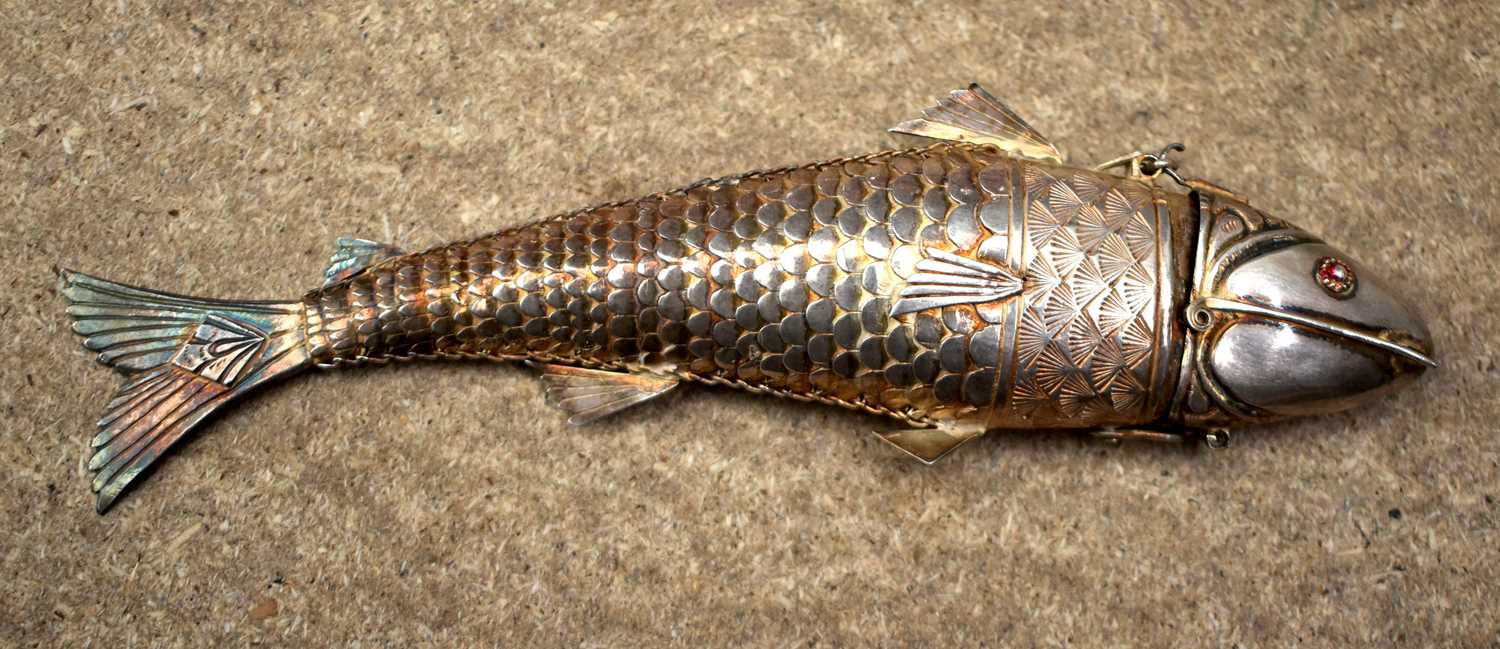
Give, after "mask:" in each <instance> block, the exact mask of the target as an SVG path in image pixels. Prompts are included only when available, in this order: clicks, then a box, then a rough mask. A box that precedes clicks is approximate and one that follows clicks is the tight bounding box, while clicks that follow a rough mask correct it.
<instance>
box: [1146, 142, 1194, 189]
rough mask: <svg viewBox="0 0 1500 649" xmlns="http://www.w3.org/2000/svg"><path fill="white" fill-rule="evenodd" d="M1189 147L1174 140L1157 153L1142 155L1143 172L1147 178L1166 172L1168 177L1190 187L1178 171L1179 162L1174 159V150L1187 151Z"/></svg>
mask: <svg viewBox="0 0 1500 649" xmlns="http://www.w3.org/2000/svg"><path fill="white" fill-rule="evenodd" d="M1186 150H1187V147H1186V146H1184V145H1183V144H1182V143H1181V142H1173V143H1171V144H1168V145H1166V146H1164V147H1162V148H1161V150H1160V151H1157V152H1156V153H1148V154H1145V155H1143V156H1141V157H1140V162H1139V165H1140V169H1141V173H1142V174H1144V175H1145V176H1146V177H1147V178H1155V177H1156V176H1157V175H1159V174H1166V175H1167V177H1168V178H1171V179H1172V180H1174V181H1177V184H1179V185H1182V186H1183V187H1189V186H1188V183H1187V181H1186V180H1184V179H1183V178H1182V176H1181V175H1178V173H1177V162H1176V161H1174V160H1172V158H1171V155H1172V152H1174V151H1176V152H1179V153H1180V152H1182V151H1186Z"/></svg>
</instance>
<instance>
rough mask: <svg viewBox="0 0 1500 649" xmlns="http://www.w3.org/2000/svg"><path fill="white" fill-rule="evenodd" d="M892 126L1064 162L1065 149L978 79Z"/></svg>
mask: <svg viewBox="0 0 1500 649" xmlns="http://www.w3.org/2000/svg"><path fill="white" fill-rule="evenodd" d="M890 130H891V132H892V133H906V134H908V135H918V136H921V137H927V138H932V139H934V140H948V141H950V142H969V143H973V144H993V145H995V146H997V147H999V148H1000V150H1002V151H1006V152H1009V153H1013V154H1015V155H1019V156H1022V157H1026V158H1032V159H1035V160H1044V161H1047V162H1054V163H1058V164H1061V163H1062V153H1061V152H1059V151H1058V150H1057V147H1056V146H1054V145H1053V144H1052V142H1050V141H1048V140H1047V138H1046V137H1043V136H1042V134H1041V133H1038V132H1037V130H1036V129H1034V128H1032V127H1031V125H1030V124H1027V123H1026V120H1024V119H1021V116H1020V115H1017V114H1016V112H1015V111H1013V110H1011V109H1010V107H1009V106H1006V105H1005V102H1003V101H1000V100H999V99H996V98H995V97H994V95H991V94H990V93H988V92H985V90H984V88H981V87H979V84H977V83H971V84H969V87H968V88H965V89H963V90H954V91H953V92H951V93H948V96H947V97H944V98H942V99H939V100H938V103H937V105H935V106H932V107H931V108H927V109H925V110H923V111H922V116H921V117H918V118H916V119H911V120H907V121H905V122H901V123H900V124H897V125H896V126H894V127H892V128H891V129H890Z"/></svg>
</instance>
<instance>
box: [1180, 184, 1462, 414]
mask: <svg viewBox="0 0 1500 649" xmlns="http://www.w3.org/2000/svg"><path fill="white" fill-rule="evenodd" d="M1201 200H1202V205H1203V206H1204V207H1206V208H1208V209H1205V210H1204V211H1203V212H1202V213H1201V214H1202V218H1203V219H1204V220H1205V222H1204V223H1203V231H1202V232H1201V233H1200V241H1199V245H1200V257H1199V261H1200V264H1201V266H1200V267H1199V268H1200V270H1199V271H1198V276H1197V278H1196V282H1195V290H1194V295H1193V299H1192V303H1191V306H1190V307H1189V311H1188V320H1189V324H1190V325H1191V326H1192V327H1193V329H1195V330H1196V332H1197V333H1196V338H1197V347H1196V349H1195V350H1194V359H1193V360H1194V363H1195V370H1196V373H1197V377H1196V379H1197V380H1198V382H1199V384H1200V386H1201V387H1202V389H1203V390H1204V391H1206V392H1207V393H1208V394H1209V395H1211V396H1212V397H1213V398H1214V399H1213V400H1214V401H1215V402H1217V404H1216V405H1217V406H1218V409H1217V410H1218V411H1219V412H1218V413H1217V414H1218V415H1219V416H1218V419H1219V420H1221V421H1223V420H1226V419H1258V418H1269V417H1281V416H1293V415H1311V414H1321V413H1329V412H1336V411H1339V410H1345V409H1348V408H1351V407H1354V406H1357V405H1359V404H1362V403H1368V402H1370V401H1371V400H1373V399H1376V398H1379V397H1380V396H1381V395H1384V394H1387V393H1389V392H1390V391H1391V390H1393V389H1396V388H1398V387H1400V386H1401V385H1404V384H1405V383H1407V382H1409V381H1410V380H1412V379H1414V378H1415V377H1416V376H1418V375H1420V374H1421V373H1422V372H1423V371H1424V370H1425V369H1426V368H1429V367H1436V365H1437V364H1436V362H1434V361H1433V358H1432V338H1431V335H1430V334H1429V333H1428V330H1427V326H1426V325H1425V324H1424V323H1423V322H1422V319H1421V318H1420V317H1418V316H1417V314H1416V313H1415V312H1414V311H1413V310H1412V309H1411V308H1410V307H1409V306H1407V305H1406V304H1405V303H1404V302H1403V301H1402V300H1401V299H1400V298H1398V297H1397V296H1396V294H1395V293H1394V292H1393V291H1392V290H1391V289H1390V285H1389V284H1387V283H1385V281H1384V280H1383V279H1382V278H1381V277H1380V275H1379V273H1378V272H1377V271H1376V269H1374V268H1371V267H1370V266H1367V265H1364V264H1361V263H1359V262H1357V261H1356V260H1354V259H1353V258H1352V257H1350V256H1349V255H1347V254H1345V253H1344V252H1342V251H1340V250H1338V249H1336V248H1334V247H1332V246H1329V245H1327V244H1326V243H1324V242H1322V241H1321V240H1319V239H1318V238H1316V237H1314V236H1312V235H1310V234H1308V233H1307V232H1305V231H1303V230H1301V229H1298V228H1296V227H1294V226H1291V225H1289V224H1287V223H1285V222H1283V221H1280V220H1278V219H1275V218H1272V217H1270V216H1268V215H1266V214H1264V213H1262V212H1259V211H1258V210H1255V209H1253V208H1251V207H1249V206H1248V205H1246V204H1244V203H1243V202H1240V201H1237V200H1233V199H1231V198H1229V197H1225V196H1209V197H1205V198H1203V199H1201Z"/></svg>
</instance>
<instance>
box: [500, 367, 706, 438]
mask: <svg viewBox="0 0 1500 649" xmlns="http://www.w3.org/2000/svg"><path fill="white" fill-rule="evenodd" d="M528 364H529V365H531V366H532V367H535V368H537V369H539V370H541V371H542V383H544V384H545V386H544V389H545V390H546V393H547V402H548V403H550V404H552V405H554V406H556V407H558V408H559V409H561V410H562V411H563V412H566V413H568V423H569V424H572V425H574V426H581V425H583V424H587V423H589V422H592V421H595V420H598V419H601V418H603V417H608V416H609V415H612V414H615V413H617V412H619V411H621V410H624V409H626V408H629V407H631V406H633V405H636V404H638V403H643V402H645V401H649V400H651V399H654V398H656V397H659V396H661V395H663V394H666V393H667V392H669V391H671V390H672V388H675V387H677V384H678V383H679V380H678V379H677V377H675V376H663V375H660V374H647V373H634V372H612V371H608V370H591V369H587V368H583V367H571V366H568V365H549V364H545V363H536V362H530V363H528Z"/></svg>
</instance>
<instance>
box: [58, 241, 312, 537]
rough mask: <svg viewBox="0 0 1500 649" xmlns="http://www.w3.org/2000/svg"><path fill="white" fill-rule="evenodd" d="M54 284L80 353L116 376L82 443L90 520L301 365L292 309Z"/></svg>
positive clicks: (87, 279)
mask: <svg viewBox="0 0 1500 649" xmlns="http://www.w3.org/2000/svg"><path fill="white" fill-rule="evenodd" d="M58 276H59V279H60V280H61V292H62V294H63V297H64V298H65V299H66V300H67V302H68V308H67V313H68V318H69V319H70V320H71V321H72V329H73V331H74V332H75V333H77V334H79V335H81V336H83V337H84V341H83V346H84V347H86V348H88V349H89V350H91V351H95V352H98V354H99V356H98V360H99V362H100V363H103V364H105V365H108V366H110V367H113V368H114V369H115V370H117V371H119V372H120V373H121V374H124V375H125V378H124V381H123V382H122V383H121V385H120V387H119V389H118V390H116V391H115V393H114V396H113V398H111V399H110V400H109V402H108V403H107V404H106V405H105V407H104V415H103V417H102V418H101V419H100V420H99V423H98V433H97V434H96V435H95V436H94V439H93V442H92V443H91V446H92V448H93V449H94V452H93V455H92V457H90V459H89V470H90V471H93V472H94V480H93V490H94V492H95V493H96V494H97V496H98V500H97V502H96V508H97V510H98V511H99V512H100V513H103V512H104V511H105V510H106V509H109V507H110V505H112V504H113V503H114V502H115V500H116V499H117V498H119V497H120V494H121V493H122V492H124V491H125V489H126V488H127V487H129V486H130V485H131V484H132V483H133V482H134V481H135V480H136V478H138V477H140V476H141V475H142V473H143V472H145V471H146V470H147V469H148V468H150V467H151V465H152V464H153V463H154V462H155V461H156V460H157V459H158V458H160V457H161V456H162V455H163V454H164V453H165V452H166V451H167V449H169V448H171V447H172V445H174V444H176V443H177V442H178V441H179V440H181V439H182V438H183V436H185V435H186V434H187V433H189V432H191V431H192V430H193V429H194V428H195V427H197V426H198V425H199V424H200V423H202V422H203V421H204V420H205V419H207V418H208V417H209V416H210V415H212V414H213V413H214V412H215V411H217V410H219V409H220V408H222V407H223V406H224V405H226V404H228V403H230V402H232V401H234V400H235V399H236V398H238V397H240V396H242V395H244V394H246V393H248V392H250V391H252V390H254V389H255V388H257V387H259V386H260V385H262V384H264V383H266V382H267V381H269V380H271V379H273V378H277V377H282V376H285V375H288V374H292V373H295V372H297V371H299V370H302V369H305V368H307V367H309V366H310V364H311V361H310V357H309V355H308V350H307V345H306V342H305V341H306V337H305V333H304V331H305V329H304V327H303V322H304V319H305V316H304V310H303V307H302V303H301V302H300V301H287V302H254V301H229V300H214V299H205V298H196V297H187V296H183V295H174V294H171V293H165V292H162V291H155V290H151V289H144V288H138V287H134V286H127V285H124V284H117V283H115V282H110V281H107V280H103V279H100V278H97V277H92V276H89V275H85V274H83V273H78V272H74V271H70V270H59V271H58Z"/></svg>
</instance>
